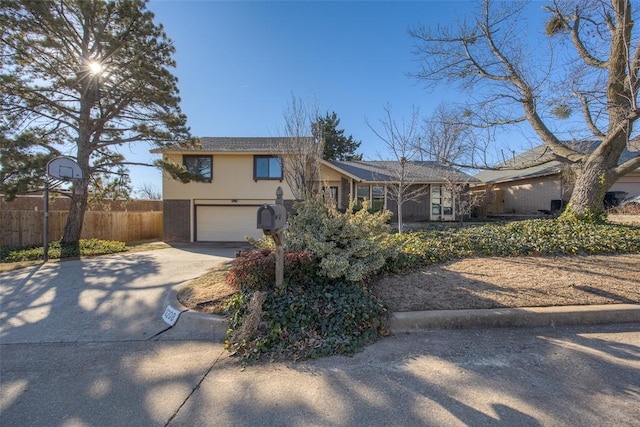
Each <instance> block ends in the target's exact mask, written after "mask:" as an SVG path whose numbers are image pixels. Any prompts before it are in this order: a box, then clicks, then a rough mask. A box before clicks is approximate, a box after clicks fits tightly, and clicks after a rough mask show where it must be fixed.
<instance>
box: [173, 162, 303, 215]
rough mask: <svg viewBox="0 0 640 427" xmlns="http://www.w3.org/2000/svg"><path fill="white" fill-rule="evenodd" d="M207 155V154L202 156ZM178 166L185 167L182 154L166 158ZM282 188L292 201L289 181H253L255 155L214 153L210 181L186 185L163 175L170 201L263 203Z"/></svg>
mask: <svg viewBox="0 0 640 427" xmlns="http://www.w3.org/2000/svg"><path fill="white" fill-rule="evenodd" d="M202 154H203V155H206V153H202ZM166 157H168V158H170V159H171V160H173V161H174V162H176V163H179V164H182V155H179V154H173V155H170V156H166ZM279 186H280V187H282V189H283V191H284V198H285V199H293V194H292V192H291V189H290V188H289V186H288V185H287V183H286V181H284V180H282V181H280V180H258V181H254V179H253V155H250V154H241V155H238V154H215V155H213V179H212V180H211V182H189V183H186V184H183V183H181V182H180V181H176V180H173V179H171V177H170V176H169V175H168V174H167V173H166V172H165V173H164V174H163V182H162V194H163V198H164V199H165V200H169V199H174V200H175V199H189V200H190V199H217V200H226V201H227V202H229V203H236V202H232V200H241V199H254V200H263V199H264V198H265V195H273V196H272V198H273V199H275V195H276V189H277V188H278V187H279Z"/></svg>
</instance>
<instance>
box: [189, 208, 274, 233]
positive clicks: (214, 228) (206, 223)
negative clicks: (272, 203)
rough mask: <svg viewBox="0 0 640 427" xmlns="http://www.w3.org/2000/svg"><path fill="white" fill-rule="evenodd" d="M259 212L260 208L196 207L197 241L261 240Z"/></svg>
mask: <svg viewBox="0 0 640 427" xmlns="http://www.w3.org/2000/svg"><path fill="white" fill-rule="evenodd" d="M257 212H258V206H196V230H195V236H196V238H195V240H196V241H198V242H244V241H245V236H249V237H253V238H260V237H262V230H259V229H257V228H256V225H257V220H256V215H257Z"/></svg>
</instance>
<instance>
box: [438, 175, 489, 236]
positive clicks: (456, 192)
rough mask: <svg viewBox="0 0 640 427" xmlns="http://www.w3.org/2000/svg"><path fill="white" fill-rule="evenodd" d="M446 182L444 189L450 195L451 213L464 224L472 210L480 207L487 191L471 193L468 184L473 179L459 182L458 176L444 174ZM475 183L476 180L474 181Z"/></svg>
mask: <svg viewBox="0 0 640 427" xmlns="http://www.w3.org/2000/svg"><path fill="white" fill-rule="evenodd" d="M444 180H445V182H446V184H445V186H444V188H445V189H446V190H447V191H449V192H450V193H451V198H452V199H453V203H452V204H453V212H454V215H455V217H456V218H457V219H458V221H459V222H460V225H462V224H463V223H464V219H465V218H466V217H469V216H471V213H472V212H473V208H475V207H479V206H481V205H482V203H483V202H484V200H485V199H486V197H487V195H488V193H487V189H485V190H483V191H471V188H470V184H471V181H472V180H475V179H474V178H471V177H470V178H469V179H466V180H460V176H459V174H455V175H454V174H445V176H444ZM475 181H476V182H477V180H475Z"/></svg>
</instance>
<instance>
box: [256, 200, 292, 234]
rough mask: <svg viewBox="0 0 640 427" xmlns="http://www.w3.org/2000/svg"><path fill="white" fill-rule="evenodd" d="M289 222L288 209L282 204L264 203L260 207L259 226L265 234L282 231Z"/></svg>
mask: <svg viewBox="0 0 640 427" xmlns="http://www.w3.org/2000/svg"><path fill="white" fill-rule="evenodd" d="M286 224H287V210H286V209H285V207H284V206H282V205H268V204H266V203H265V204H264V205H262V206H260V207H259V208H258V228H259V229H262V230H264V233H265V234H270V233H271V232H274V231H280V230H283V229H284V228H285V226H286Z"/></svg>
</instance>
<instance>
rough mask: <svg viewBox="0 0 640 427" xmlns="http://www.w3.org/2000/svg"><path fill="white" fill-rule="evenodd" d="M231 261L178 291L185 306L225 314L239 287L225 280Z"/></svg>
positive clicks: (205, 311) (210, 312)
mask: <svg viewBox="0 0 640 427" xmlns="http://www.w3.org/2000/svg"><path fill="white" fill-rule="evenodd" d="M230 265H231V261H228V262H226V263H223V264H221V265H219V266H218V267H216V268H214V269H213V270H211V271H209V272H207V273H205V274H204V275H202V276H200V277H198V278H197V279H195V280H192V281H191V282H189V283H187V284H186V285H185V286H183V287H182V288H180V290H179V291H178V301H180V303H181V304H182V305H184V306H185V307H189V308H190V309H193V310H197V311H200V312H203V313H209V314H225V309H226V307H227V304H228V303H229V300H230V299H231V297H232V296H233V294H235V293H236V292H238V288H237V287H234V286H231V285H230V284H228V283H227V282H226V281H225V277H226V275H227V271H228V270H229V267H230Z"/></svg>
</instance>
